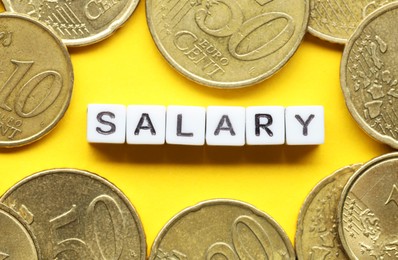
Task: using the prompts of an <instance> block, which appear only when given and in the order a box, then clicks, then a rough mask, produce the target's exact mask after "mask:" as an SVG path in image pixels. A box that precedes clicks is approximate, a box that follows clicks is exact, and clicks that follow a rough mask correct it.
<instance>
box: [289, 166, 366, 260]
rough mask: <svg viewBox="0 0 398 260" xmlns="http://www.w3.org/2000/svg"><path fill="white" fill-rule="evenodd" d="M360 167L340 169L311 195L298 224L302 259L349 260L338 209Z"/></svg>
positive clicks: (321, 183)
mask: <svg viewBox="0 0 398 260" xmlns="http://www.w3.org/2000/svg"><path fill="white" fill-rule="evenodd" d="M360 166H361V164H355V165H351V166H347V167H344V168H342V169H339V170H338V171H336V172H334V173H333V174H332V175H330V176H328V177H326V178H325V179H323V180H322V181H321V182H319V183H318V184H317V185H316V186H315V188H314V189H313V190H312V191H311V192H310V194H309V195H308V197H307V198H306V200H305V202H304V204H303V206H302V207H301V210H300V214H299V217H298V221H297V232H296V240H295V241H296V253H297V258H298V259H303V260H304V259H307V260H312V259H324V260H336V259H339V260H346V259H348V257H347V256H346V254H345V252H344V250H343V248H342V245H341V243H340V240H339V238H338V226H337V206H338V203H339V200H340V196H341V192H342V190H343V188H344V186H345V184H346V183H347V181H348V179H349V178H350V177H351V176H352V175H353V174H354V172H355V171H356V170H357V169H358V168H359V167H360Z"/></svg>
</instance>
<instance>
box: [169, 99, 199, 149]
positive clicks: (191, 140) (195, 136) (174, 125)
mask: <svg viewBox="0 0 398 260" xmlns="http://www.w3.org/2000/svg"><path fill="white" fill-rule="evenodd" d="M166 122H167V123H166V142H167V143H168V144H181V145H204V143H205V127H206V109H205V108H204V107H198V106H168V107H167V120H166Z"/></svg>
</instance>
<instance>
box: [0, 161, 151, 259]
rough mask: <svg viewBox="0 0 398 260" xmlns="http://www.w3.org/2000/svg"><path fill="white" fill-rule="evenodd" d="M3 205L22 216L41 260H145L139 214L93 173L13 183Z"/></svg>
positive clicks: (60, 172)
mask: <svg viewBox="0 0 398 260" xmlns="http://www.w3.org/2000/svg"><path fill="white" fill-rule="evenodd" d="M0 202H2V203H4V204H6V205H7V206H8V207H10V208H12V209H13V210H14V211H16V212H18V213H19V215H20V216H21V217H23V219H24V221H25V222H26V223H27V224H28V226H29V228H30V230H31V231H32V233H33V234H34V235H35V236H36V239H37V242H38V245H39V249H40V251H41V253H42V255H43V259H85V260H91V259H93V260H94V259H131V260H145V258H146V242H145V235H144V231H143V228H142V224H141V221H140V219H139V217H138V214H137V212H136V210H135V209H134V207H133V206H132V204H131V203H130V202H129V200H128V199H127V198H126V197H125V195H124V194H123V193H122V192H121V191H120V190H119V189H118V188H117V187H115V186H114V185H113V184H111V183H110V182H108V181H107V180H105V179H103V178H101V177H99V176H97V175H95V174H93V173H90V172H86V171H81V170H76V169H53V170H47V171H42V172H39V173H36V174H34V175H31V176H29V177H27V178H25V179H23V180H21V181H20V182H19V183H17V184H15V185H14V186H13V187H12V188H11V189H9V190H8V191H7V192H6V193H5V194H4V195H3V196H2V197H1V198H0Z"/></svg>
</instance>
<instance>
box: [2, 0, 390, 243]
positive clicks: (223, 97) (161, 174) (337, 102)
mask: <svg viewBox="0 0 398 260" xmlns="http://www.w3.org/2000/svg"><path fill="white" fill-rule="evenodd" d="M0 10H3V7H0ZM342 52H343V46H339V45H333V44H330V43H328V42H325V41H321V40H319V39H317V38H315V37H313V36H311V35H308V34H307V35H306V36H305V38H304V40H303V43H302V44H301V46H300V47H299V49H298V51H297V52H296V54H295V55H294V56H293V57H292V59H291V60H290V61H289V62H288V63H287V64H286V65H285V67H284V68H283V69H282V70H281V71H279V72H278V73H277V74H276V75H274V76H273V77H271V78H270V79H268V80H266V81H264V82H262V83H260V84H257V85H255V86H251V87H247V88H243V89H234V90H220V89H213V88H209V87H205V86H201V85H198V84H196V83H193V82H191V81H189V80H188V79H186V78H184V77H183V76H181V75H180V74H179V73H178V72H176V71H175V70H173V69H172V68H171V66H169V64H168V63H167V62H166V60H165V59H164V58H163V57H162V56H161V54H160V53H159V52H158V50H157V48H156V46H155V44H154V42H153V41H152V38H151V35H150V33H149V30H148V27H147V24H146V16H145V2H144V1H142V2H141V3H140V4H139V6H138V8H137V10H136V11H135V13H134V14H133V16H132V17H131V18H130V19H129V20H128V21H127V22H126V24H125V25H124V27H122V28H121V29H119V30H118V31H117V32H116V33H115V34H114V35H112V36H111V37H110V38H108V39H106V40H104V41H102V42H100V43H97V44H94V45H91V46H88V47H81V48H73V49H70V53H71V57H72V63H73V66H74V73H75V85H74V90H73V96H72V100H71V103H70V107H69V109H68V111H67V113H66V115H65V117H64V118H63V119H62V120H61V121H60V122H59V124H58V125H57V127H56V128H55V129H54V130H53V131H51V132H50V134H48V135H47V136H45V137H44V138H43V139H41V140H39V141H37V142H35V143H33V144H30V145H27V146H25V147H21V148H12V149H1V150H0V174H1V175H0V194H3V193H4V192H5V191H6V190H7V189H9V188H10V187H11V186H12V185H14V184H15V183H16V182H18V181H19V180H21V179H22V178H24V177H26V176H29V175H30V174H32V173H35V172H38V171H42V170H44V169H50V168H60V167H70V168H78V169H84V170H88V171H91V172H94V173H97V174H99V175H100V176H102V177H105V178H106V179H108V180H110V181H111V182H113V183H114V184H115V185H116V186H118V187H119V188H120V189H121V190H122V191H123V192H124V193H125V194H126V195H127V197H128V198H129V199H130V201H131V202H132V204H133V205H134V207H135V208H136V210H137V211H138V213H139V215H140V218H141V221H142V223H143V227H144V230H145V233H146V237H147V245H148V251H149V249H150V247H151V245H152V243H153V241H154V239H155V237H156V235H157V233H158V232H159V231H160V230H161V228H162V227H163V226H164V224H165V223H166V222H167V221H168V220H169V219H170V218H171V217H173V216H174V215H175V214H176V213H178V212H179V211H181V210H182V209H184V208H186V207H188V206H191V205H194V204H196V203H198V202H200V201H203V200H208V199H213V198H232V199H237V200H241V201H245V202H248V203H250V204H252V205H254V206H256V207H257V208H258V209H260V210H262V211H264V212H266V213H268V214H269V215H271V216H272V217H273V218H274V219H275V220H276V221H277V222H278V223H279V224H280V225H281V226H282V228H283V229H284V230H285V231H286V232H287V234H288V236H289V238H290V239H291V241H292V242H293V240H294V236H295V232H296V221H297V216H298V213H299V210H300V207H301V205H302V203H303V201H304V199H305V197H306V196H307V194H308V193H309V191H310V190H311V189H312V188H313V187H314V186H315V185H316V183H317V182H319V181H320V180H321V179H322V178H324V177H326V176H327V175H329V174H331V173H332V172H333V171H335V170H337V169H339V168H341V167H343V166H346V165H348V164H353V163H358V162H366V161H368V160H370V159H371V158H373V157H376V156H378V155H381V154H384V153H387V152H389V151H392V149H391V148H389V147H388V146H387V145H384V144H381V143H378V142H376V141H374V140H373V139H371V138H370V137H368V136H367V135H366V134H365V133H364V132H363V131H362V130H361V129H360V128H359V126H358V125H357V124H356V122H355V121H354V120H353V119H352V118H351V115H350V114H349V112H348V110H347V108H346V106H345V103H344V98H343V95H342V91H341V88H340V83H339V67H340V59H341V56H342ZM92 103H103V104H106V103H108V104H125V105H128V104H159V105H196V106H208V105H228V106H254V105H282V106H293V105H300V106H301V105H302V106H305V105H322V106H324V108H325V129H326V132H325V144H322V145H319V146H287V145H282V146H259V147H250V146H244V147H210V146H202V147H190V146H173V145H161V146H132V145H127V144H123V145H120V144H115V145H101V144H89V143H87V141H86V108H87V105H88V104H92Z"/></svg>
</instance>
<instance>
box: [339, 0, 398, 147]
mask: <svg viewBox="0 0 398 260" xmlns="http://www.w3.org/2000/svg"><path fill="white" fill-rule="evenodd" d="M397 16H398V3H397V2H396V3H392V4H389V5H386V6H384V7H382V8H380V9H378V10H377V11H376V12H373V13H372V14H371V15H370V16H368V17H367V18H366V19H365V20H364V21H363V22H362V23H361V25H360V26H359V27H358V29H357V30H356V31H355V33H354V34H353V36H352V37H351V38H350V41H349V42H348V44H347V46H346V48H345V49H344V53H343V57H342V61H341V67H340V82H341V88H342V90H343V94H344V98H345V102H346V105H347V107H348V110H349V112H350V113H351V115H352V117H353V118H354V119H355V120H356V122H357V123H358V124H359V126H360V127H361V128H362V129H363V130H364V131H365V132H366V133H367V134H369V135H370V136H371V137H373V138H375V139H376V140H378V141H380V142H383V143H386V144H388V145H390V146H391V147H393V148H395V149H397V148H398V69H397V68H398V66H397V59H398V45H397V44H396V42H397V41H396V39H397V36H398V20H397V19H396V17H397Z"/></svg>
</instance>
